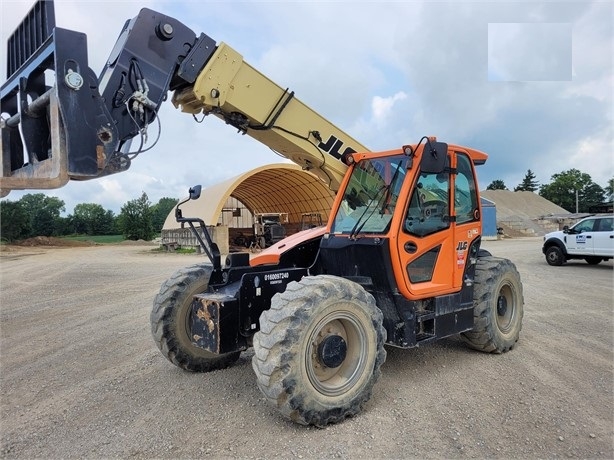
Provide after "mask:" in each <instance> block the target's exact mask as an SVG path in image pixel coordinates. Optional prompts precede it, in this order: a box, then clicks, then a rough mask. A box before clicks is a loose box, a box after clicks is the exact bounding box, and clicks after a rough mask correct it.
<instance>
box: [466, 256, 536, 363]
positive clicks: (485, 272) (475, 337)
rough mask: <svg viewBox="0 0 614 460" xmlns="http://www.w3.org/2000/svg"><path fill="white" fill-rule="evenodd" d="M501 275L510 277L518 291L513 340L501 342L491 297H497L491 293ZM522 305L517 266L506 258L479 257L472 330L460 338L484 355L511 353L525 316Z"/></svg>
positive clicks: (493, 300) (494, 299)
mask: <svg viewBox="0 0 614 460" xmlns="http://www.w3.org/2000/svg"><path fill="white" fill-rule="evenodd" d="M503 276H509V277H511V278H512V279H513V280H514V283H515V284H516V287H517V288H518V292H516V298H517V300H518V304H517V305H516V306H515V308H516V309H517V317H516V324H515V325H514V330H513V334H512V335H513V338H512V340H502V338H501V337H500V334H499V331H498V326H497V324H496V320H495V319H494V315H493V312H492V309H493V308H496V306H495V304H493V302H496V297H495V298H493V296H496V295H497V293H495V292H494V290H495V286H496V284H497V283H498V280H499V279H500V278H501V277H503ZM523 303H524V300H523V293H522V283H521V281H520V274H519V273H518V270H517V269H516V266H515V265H514V264H513V263H512V262H511V261H510V260H508V259H502V258H499V257H492V256H488V257H480V258H479V259H478V262H477V266H476V272H475V286H474V292H473V304H474V309H473V324H474V327H473V329H472V330H471V331H468V332H464V333H462V334H461V338H462V339H463V341H464V342H465V343H467V344H468V345H469V346H470V347H471V348H473V349H475V350H479V351H483V352H485V353H497V354H498V353H505V352H507V351H509V350H511V349H512V348H514V346H515V344H516V343H517V342H518V339H519V337H520V330H521V329H522V317H523V314H524V308H523ZM495 314H496V313H495Z"/></svg>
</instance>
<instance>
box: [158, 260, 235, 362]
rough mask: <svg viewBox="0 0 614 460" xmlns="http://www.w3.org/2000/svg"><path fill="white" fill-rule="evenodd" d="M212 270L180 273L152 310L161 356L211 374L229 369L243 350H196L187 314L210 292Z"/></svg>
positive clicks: (195, 268) (195, 267) (192, 269)
mask: <svg viewBox="0 0 614 460" xmlns="http://www.w3.org/2000/svg"><path fill="white" fill-rule="evenodd" d="M212 271H213V267H212V266H211V265H207V264H202V265H193V266H190V267H186V268H182V269H180V270H177V271H176V272H175V273H174V274H173V276H172V277H171V278H169V279H168V280H167V281H166V282H165V283H164V284H163V285H162V287H161V288H160V292H159V293H158V295H157V296H156V298H155V299H154V304H153V309H152V311H151V316H150V321H151V333H152V335H153V339H154V341H155V342H156V345H157V346H158V348H159V349H160V351H161V352H162V354H163V355H164V356H165V357H166V358H167V359H168V360H169V361H170V362H172V363H173V364H175V365H176V366H178V367H180V368H182V369H185V370H186V371H192V372H209V371H213V370H217V369H223V368H225V367H228V366H230V365H231V364H232V363H234V362H235V361H236V360H237V359H239V355H240V354H241V352H240V351H237V352H232V353H227V354H224V355H217V354H214V353H211V352H209V351H206V350H203V349H202V348H198V347H195V346H194V345H193V344H192V341H191V339H190V329H189V326H188V315H189V312H190V306H191V304H192V297H193V296H194V294H198V293H201V292H204V291H206V290H207V287H208V285H209V278H210V276H211V272H212Z"/></svg>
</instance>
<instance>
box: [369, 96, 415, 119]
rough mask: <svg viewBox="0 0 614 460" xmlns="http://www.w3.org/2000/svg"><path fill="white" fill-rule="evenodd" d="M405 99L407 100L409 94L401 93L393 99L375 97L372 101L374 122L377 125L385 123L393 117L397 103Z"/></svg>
mask: <svg viewBox="0 0 614 460" xmlns="http://www.w3.org/2000/svg"><path fill="white" fill-rule="evenodd" d="M405 99H407V94H405V93H404V92H403V91H399V92H398V93H396V94H395V95H394V96H392V97H381V96H374V97H373V100H372V101H371V110H372V111H373V120H374V121H375V123H378V124H381V123H385V122H386V120H387V119H388V117H389V116H390V115H391V112H392V108H393V106H394V105H395V103H396V102H399V101H403V100H405Z"/></svg>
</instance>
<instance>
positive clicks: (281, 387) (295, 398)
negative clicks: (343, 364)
mask: <svg viewBox="0 0 614 460" xmlns="http://www.w3.org/2000/svg"><path fill="white" fill-rule="evenodd" d="M330 298H339V299H344V298H345V299H352V300H358V301H359V302H361V303H362V304H363V305H367V308H368V309H369V311H370V313H371V317H372V324H373V327H374V328H375V331H376V335H377V338H378V343H377V350H376V357H375V363H374V368H373V373H372V376H371V378H370V381H369V382H368V384H367V386H366V388H365V390H364V391H363V392H362V393H361V394H360V396H359V397H357V398H355V399H354V400H352V401H350V402H349V403H348V404H347V405H345V406H344V407H337V408H334V409H330V410H326V411H318V410H314V408H313V407H312V406H311V405H310V404H309V401H306V400H305V398H304V396H302V395H300V392H297V393H298V394H294V393H293V391H292V390H289V389H288V387H289V384H288V381H289V380H292V379H294V377H293V375H294V372H296V370H294V372H293V370H292V369H290V366H289V365H288V362H287V361H288V356H289V355H291V354H292V353H293V352H292V350H291V349H292V348H293V346H295V345H296V342H297V340H295V339H296V335H298V332H299V331H300V330H302V329H303V327H304V325H305V322H306V321H307V320H308V319H309V315H308V311H309V310H310V308H311V307H312V306H314V305H317V304H318V303H319V302H323V301H325V300H326V299H330ZM382 322H383V314H382V312H381V310H380V309H379V308H377V307H376V305H375V300H374V299H373V297H372V296H371V295H370V294H368V293H367V292H366V291H365V290H364V289H362V288H361V287H360V286H359V285H357V284H356V283H353V282H350V281H347V280H345V279H343V278H339V277H335V276H329V275H319V276H310V277H305V278H303V279H302V280H301V281H299V282H292V283H290V284H288V286H287V288H286V290H285V291H284V292H283V293H281V294H277V295H275V296H274V297H273V299H272V302H271V308H270V309H269V310H267V311H264V312H263V313H262V315H261V317H260V331H259V332H257V333H256V334H255V335H254V356H253V358H252V367H253V368H254V372H255V373H256V378H257V384H258V388H259V389H260V391H261V392H262V394H263V395H264V396H265V398H266V399H267V400H268V402H269V403H270V404H271V405H273V406H274V407H277V408H278V410H279V411H280V412H281V414H282V415H283V416H284V417H286V418H288V419H290V420H293V421H295V422H297V423H300V424H303V425H316V426H320V427H322V426H326V425H328V424H330V423H337V422H340V421H342V420H344V419H345V418H347V417H351V416H353V415H356V414H357V413H359V412H360V411H361V410H362V407H363V405H364V404H365V403H366V402H367V401H368V400H369V398H370V396H371V392H372V389H373V385H374V384H375V382H376V381H377V380H378V378H379V377H380V375H381V371H380V366H381V365H382V364H383V363H384V361H385V360H386V350H385V349H384V343H385V341H386V331H385V329H384V327H383V326H382ZM293 383H294V384H296V382H293ZM299 383H300V382H299ZM290 386H292V385H290Z"/></svg>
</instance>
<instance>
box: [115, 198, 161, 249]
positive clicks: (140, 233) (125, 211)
mask: <svg viewBox="0 0 614 460" xmlns="http://www.w3.org/2000/svg"><path fill="white" fill-rule="evenodd" d="M118 223H119V228H120V230H121V232H122V234H123V235H124V238H126V239H127V240H146V241H150V240H151V239H153V237H154V235H155V232H154V230H153V224H152V214H151V203H150V202H149V198H148V197H147V194H146V193H145V192H143V194H142V195H141V197H140V198H137V199H136V200H131V201H128V202H127V203H126V204H125V205H123V206H122V209H121V212H120V213H119V220H118Z"/></svg>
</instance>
